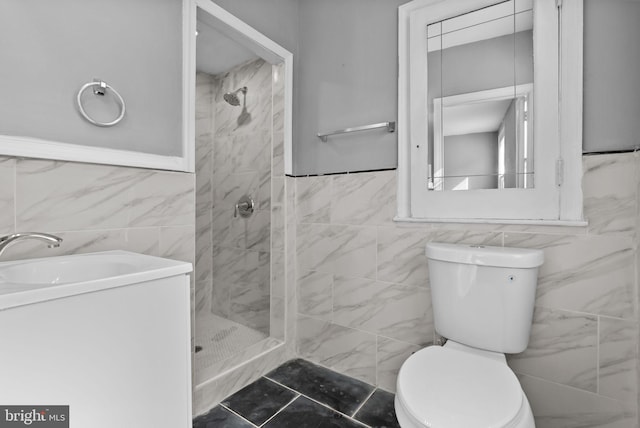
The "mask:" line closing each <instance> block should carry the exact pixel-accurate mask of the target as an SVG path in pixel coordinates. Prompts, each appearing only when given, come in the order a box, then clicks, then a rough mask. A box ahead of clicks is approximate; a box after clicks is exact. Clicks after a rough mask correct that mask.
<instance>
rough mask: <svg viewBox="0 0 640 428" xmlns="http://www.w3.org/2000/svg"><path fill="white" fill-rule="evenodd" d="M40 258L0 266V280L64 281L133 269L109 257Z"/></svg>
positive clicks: (92, 277)
mask: <svg viewBox="0 0 640 428" xmlns="http://www.w3.org/2000/svg"><path fill="white" fill-rule="evenodd" d="M55 259H57V257H55V258H52V259H43V260H38V261H34V262H25V263H20V264H16V265H13V266H8V267H6V268H0V281H4V282H10V283H14V284H67V283H71V282H82V281H93V280H96V279H102V278H109V277H113V276H119V275H124V274H128V273H133V272H135V271H136V269H137V267H136V265H135V264H133V263H131V262H127V261H125V260H118V259H114V258H113V257H99V256H94V257H82V258H79V257H78V258H71V259H65V260H55Z"/></svg>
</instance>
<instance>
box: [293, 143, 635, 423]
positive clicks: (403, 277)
mask: <svg viewBox="0 0 640 428" xmlns="http://www.w3.org/2000/svg"><path fill="white" fill-rule="evenodd" d="M583 164H584V178H583V191H584V203H585V216H586V218H587V219H588V220H589V226H588V227H545V226H512V225H510V226H502V225H489V224H475V225H474V224H446V223H443V224H424V225H413V224H395V223H393V222H392V220H391V219H392V217H393V215H394V213H395V194H396V176H395V171H383V172H373V173H360V174H351V175H336V176H324V177H323V176H321V177H307V178H298V179H296V214H297V238H296V239H297V281H298V321H297V329H298V331H297V351H298V354H299V355H300V356H301V357H303V358H307V359H309V360H312V361H314V362H317V363H319V364H322V365H325V366H327V367H329V368H332V369H335V370H337V371H340V372H342V373H345V374H347V375H351V376H354V377H356V378H358V379H361V380H364V381H366V382H369V383H371V384H374V385H377V386H379V387H381V388H384V389H387V390H389V391H394V390H395V381H396V376H397V371H398V369H399V367H400V365H401V364H402V362H403V361H404V360H405V359H406V358H407V357H408V356H409V355H410V354H411V353H412V352H414V351H416V350H418V349H420V348H421V347H423V346H425V345H428V344H430V343H432V342H434V340H435V332H434V326H433V319H432V310H431V302H430V297H429V283H428V272H427V263H426V259H425V256H424V245H425V243H426V242H428V241H431V240H433V241H444V242H454V243H469V244H486V245H498V246H503V245H504V246H521V247H531V248H541V249H543V250H544V252H545V264H544V265H543V266H542V268H541V271H540V275H539V286H538V292H537V301H536V309H535V315H534V321H533V329H532V334H531V341H530V343H529V347H528V349H527V350H526V351H525V352H523V353H521V354H518V355H511V356H510V357H509V365H510V366H511V367H512V368H513V370H514V371H515V372H516V373H517V374H518V376H519V378H520V381H521V383H522V385H523V388H524V390H525V392H526V393H527V396H528V397H529V400H530V402H531V405H532V407H533V410H534V414H535V416H536V421H537V426H538V427H540V428H545V427H587V426H588V427H605V426H606V427H637V426H638V425H637V424H638V419H637V403H638V391H637V385H638V369H637V366H638V340H639V337H638V292H637V289H638V277H637V266H638V257H639V256H638V251H637V240H638V239H637V236H638V218H639V217H638V183H639V182H640V181H639V177H640V172H639V171H640V158H639V156H638V155H636V154H633V153H627V154H609V155H597V156H585V157H584V159H583Z"/></svg>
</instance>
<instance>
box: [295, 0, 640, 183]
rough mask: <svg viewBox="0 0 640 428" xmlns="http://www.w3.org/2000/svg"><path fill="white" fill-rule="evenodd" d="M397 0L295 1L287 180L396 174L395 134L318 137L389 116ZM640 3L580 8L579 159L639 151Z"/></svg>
mask: <svg viewBox="0 0 640 428" xmlns="http://www.w3.org/2000/svg"><path fill="white" fill-rule="evenodd" d="M403 3H406V1H405V0H391V1H389V0H386V1H385V0H324V1H317V0H315V1H314V0H300V1H299V8H300V10H299V13H300V17H299V25H300V45H299V52H300V59H299V66H298V68H297V70H296V73H297V78H298V85H297V86H296V87H295V89H296V94H295V97H296V100H297V103H298V104H297V106H296V112H297V114H296V116H295V118H294V119H295V121H296V122H297V129H296V133H295V134H294V173H295V174H296V175H306V174H315V173H326V172H331V171H356V170H369V169H382V168H390V167H391V168H393V167H396V166H397V159H396V152H395V151H396V144H397V138H396V134H384V133H378V132H366V133H363V134H362V135H358V136H356V135H355V134H354V135H351V136H344V137H336V138H334V139H331V140H330V141H331V142H330V143H329V144H323V143H321V142H320V141H319V140H318V139H317V138H316V137H315V134H316V133H317V132H318V131H319V130H323V131H324V130H332V129H339V128H342V127H349V126H355V125H363V124H367V123H373V122H376V121H386V120H390V119H389V118H394V119H395V118H396V116H397V56H398V48H397V7H398V6H399V5H401V4H403ZM638 9H640V2H639V1H638V0H608V1H603V0H585V66H584V68H585V69H584V76H585V81H584V96H585V99H584V104H585V105H584V131H585V133H584V150H585V152H592V151H615V150H624V149H630V148H633V147H634V146H636V145H639V144H640V138H639V137H638V135H640V121H639V120H638V118H639V117H640V49H638V45H639V44H640V26H639V25H638V24H637V23H638V22H640V11H638Z"/></svg>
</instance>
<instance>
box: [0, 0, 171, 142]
mask: <svg viewBox="0 0 640 428" xmlns="http://www.w3.org/2000/svg"><path fill="white" fill-rule="evenodd" d="M181 27H182V12H181V2H180V0H136V1H130V0H110V1H109V4H108V7H107V6H106V5H105V2H104V1H103V0H83V1H77V0H58V1H55V2H47V1H34V0H27V1H25V0H3V1H2V2H0V64H1V65H2V66H1V67H0V94H2V97H1V98H0V134H5V135H16V136H30V137H37V138H42V139H46V140H54V141H60V142H67V143H73V144H83V145H89V146H100V147H109V148H114V149H123V150H136V151H141V152H148V153H156V154H162V155H181V149H182V85H181V83H182V29H181ZM93 78H100V79H103V80H105V81H106V82H107V83H109V84H110V85H112V86H113V87H114V88H115V89H116V90H117V91H118V92H119V93H120V94H121V95H122V96H123V98H124V99H125V102H126V104H127V114H126V116H125V118H124V119H123V120H122V122H121V123H120V124H118V125H116V126H114V127H112V128H100V127H97V126H94V125H91V124H90V123H89V122H87V121H85V120H84V119H83V118H82V117H81V116H80V114H79V113H78V111H77V110H76V107H75V97H76V94H77V92H78V90H79V89H80V87H81V86H82V85H83V84H85V83H87V82H90V81H92V80H93ZM87 92H88V93H89V94H88V97H87V110H88V111H90V112H91V114H93V115H94V116H95V117H96V118H97V119H98V120H102V121H111V120H113V119H115V118H116V117H117V115H118V113H119V110H118V107H117V105H116V104H115V103H114V99H113V98H111V97H109V96H105V97H104V98H103V99H97V98H96V97H95V96H93V95H92V94H90V90H88V91H87Z"/></svg>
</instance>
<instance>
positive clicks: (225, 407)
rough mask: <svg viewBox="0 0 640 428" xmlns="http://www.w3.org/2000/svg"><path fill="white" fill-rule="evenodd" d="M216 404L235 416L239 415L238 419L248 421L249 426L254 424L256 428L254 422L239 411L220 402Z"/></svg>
mask: <svg viewBox="0 0 640 428" xmlns="http://www.w3.org/2000/svg"><path fill="white" fill-rule="evenodd" d="M218 406H220V407H222V408H223V409H226V410H228V411H229V412H231V413H233V414H234V415H236V416H237V417H239V418H240V419H242V420H243V421H246V422H248V423H249V424H250V425H251V426H254V427H256V428H258V426H257V425H256V424H254V423H253V422H251V421H250V420H249V419H247V418H245V417H244V416H242V415H241V414H240V413H238V412H236V411H235V410H233V409H231V408H229V407H227V406H225V405H224V404H222V403H220V404H218Z"/></svg>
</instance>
